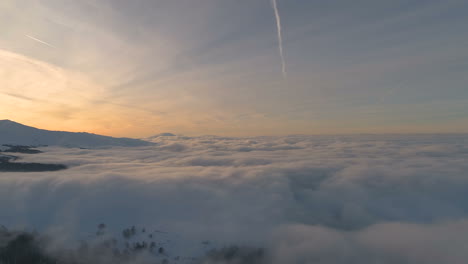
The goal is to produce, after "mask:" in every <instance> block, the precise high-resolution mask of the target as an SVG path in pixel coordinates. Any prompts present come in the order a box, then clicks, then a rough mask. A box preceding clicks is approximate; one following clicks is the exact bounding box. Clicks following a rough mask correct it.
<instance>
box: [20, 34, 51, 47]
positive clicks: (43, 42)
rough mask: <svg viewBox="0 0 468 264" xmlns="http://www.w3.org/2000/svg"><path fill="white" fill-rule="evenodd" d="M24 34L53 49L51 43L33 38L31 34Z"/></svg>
mask: <svg viewBox="0 0 468 264" xmlns="http://www.w3.org/2000/svg"><path fill="white" fill-rule="evenodd" d="M25 36H26V37H28V38H30V39H32V40H35V41H37V42H39V43H42V44H44V45H46V46H49V47H51V48H54V49H55V46H54V45H52V44H49V43H47V42H45V41H42V40H40V39H37V38H35V37H33V36H29V35H25Z"/></svg>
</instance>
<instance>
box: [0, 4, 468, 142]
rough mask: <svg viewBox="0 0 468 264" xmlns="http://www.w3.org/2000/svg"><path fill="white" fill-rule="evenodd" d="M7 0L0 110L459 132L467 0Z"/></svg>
mask: <svg viewBox="0 0 468 264" xmlns="http://www.w3.org/2000/svg"><path fill="white" fill-rule="evenodd" d="M277 8H278V10H277V11H278V14H279V17H280V22H281V24H280V26H281V33H282V44H283V45H282V48H283V52H284V63H285V65H284V66H285V70H286V73H287V75H286V76H287V77H285V75H283V74H282V61H281V57H280V53H279V41H278V31H277V26H276V22H277V21H276V17H275V12H274V9H273V2H272V1H270V0H235V1H234V0H135V1H126V0H106V1H91V0H83V1H72V0H67V1H64V0H47V1H39V0H29V1H25V0H7V1H3V2H2V3H0V76H2V78H1V80H0V82H1V84H2V85H0V114H1V115H2V116H4V118H8V119H11V120H15V121H19V122H23V123H27V124H30V125H36V126H39V127H42V128H49V129H60V130H62V129H64V130H74V131H80V130H87V131H91V132H96V133H105V134H111V135H127V136H146V135H151V134H155V133H159V132H162V131H171V132H175V133H183V134H220V135H274V134H296V133H302V134H323V133H334V134H336V133H409V132H423V133H431V132H468V87H467V83H468V82H467V81H468V32H467V30H466V25H468V16H467V15H466V14H468V1H466V0H465V1H461V0H460V1H455V0H453V1H450V0H448V1H408V0H407V1H399V0H394V1H383V0H382V1H375V0H373V1H370V0H367V1H359V0H357V1H345V0H342V1H337V0H329V1H312V0H311V1H306V0H277Z"/></svg>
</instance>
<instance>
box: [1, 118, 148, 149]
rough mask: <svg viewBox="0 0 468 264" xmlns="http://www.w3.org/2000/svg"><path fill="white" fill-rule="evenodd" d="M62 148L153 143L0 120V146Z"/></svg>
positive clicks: (127, 145) (136, 145)
mask: <svg viewBox="0 0 468 264" xmlns="http://www.w3.org/2000/svg"><path fill="white" fill-rule="evenodd" d="M1 144H10V145H28V146H43V145H47V146H63V147H83V148H96V147H109V146H121V147H138V146H147V145H151V144H153V143H151V142H147V141H144V140H139V139H133V138H114V137H107V136H101V135H96V134H91V133H84V132H80V133H74V132H63V131H50V130H44V129H38V128H34V127H30V126H25V125H22V124H20V123H16V122H13V121H10V120H0V145H1Z"/></svg>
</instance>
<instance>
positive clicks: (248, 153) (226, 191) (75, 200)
mask: <svg viewBox="0 0 468 264" xmlns="http://www.w3.org/2000/svg"><path fill="white" fill-rule="evenodd" d="M152 140H153V141H154V142H156V143H157V145H156V146H150V147H140V148H110V149H97V150H83V149H72V148H70V149H67V148H44V149H43V150H44V151H45V153H42V154H36V155H26V154H24V155H22V156H21V157H22V158H23V160H24V161H28V162H49V163H50V162H51V161H54V162H57V163H63V164H66V165H69V166H70V167H71V168H70V169H68V170H66V171H62V172H47V173H3V174H2V175H1V177H0V206H1V207H2V208H7V209H5V210H2V211H0V219H2V223H1V224H4V225H6V226H9V227H27V228H38V229H41V230H49V231H51V232H58V231H57V230H61V231H60V232H59V233H60V234H61V236H62V238H63V239H70V240H73V239H76V238H77V237H78V238H80V237H85V236H87V235H89V233H88V232H89V231H92V230H94V229H95V226H96V224H97V223H100V222H105V223H106V224H107V225H108V226H109V228H111V229H112V228H113V229H115V230H121V229H122V228H124V227H127V226H129V225H133V224H135V225H139V226H146V227H148V228H152V229H158V230H164V231H165V232H167V233H168V234H170V235H169V236H170V237H171V241H172V242H171V243H170V244H171V246H169V250H171V251H172V252H179V253H180V254H186V255H197V254H200V252H201V251H203V250H204V248H203V247H202V246H201V241H206V240H208V241H212V243H213V244H212V245H213V246H223V245H229V244H240V245H251V246H262V247H266V248H268V249H269V252H270V253H269V254H270V257H271V258H272V263H304V262H307V261H314V260H315V261H319V262H320V263H362V262H363V261H365V262H379V263H441V262H451V263H461V262H462V260H464V259H466V257H468V256H467V255H466V253H465V251H464V248H463V246H462V245H466V243H468V240H467V239H466V237H468V236H467V234H468V222H467V221H468V217H467V216H468V201H467V199H466V193H467V192H468V178H467V177H466V176H467V171H468V164H467V163H466V160H467V159H468V145H467V142H468V136H466V135H413V136H395V135H387V136H339V137H332V136H289V137H255V138H223V137H215V136H205V137H182V136H159V137H154V138H153V139H152ZM63 234H69V235H67V236H65V237H63V236H64V235H63ZM180 251H183V252H182V253H181V252H180Z"/></svg>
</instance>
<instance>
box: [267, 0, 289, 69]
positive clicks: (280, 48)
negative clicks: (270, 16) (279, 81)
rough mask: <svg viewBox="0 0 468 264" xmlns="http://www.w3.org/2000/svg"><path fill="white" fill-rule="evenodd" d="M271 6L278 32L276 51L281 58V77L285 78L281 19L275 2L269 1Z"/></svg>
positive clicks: (274, 0)
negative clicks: (277, 50)
mask: <svg viewBox="0 0 468 264" xmlns="http://www.w3.org/2000/svg"><path fill="white" fill-rule="evenodd" d="M271 5H272V6H273V10H274V11H275V17H276V29H277V31H278V49H279V53H280V57H281V70H282V72H283V77H284V78H286V77H287V73H286V62H285V60H284V54H283V36H282V34H281V18H280V15H279V11H278V5H277V3H276V0H271Z"/></svg>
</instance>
